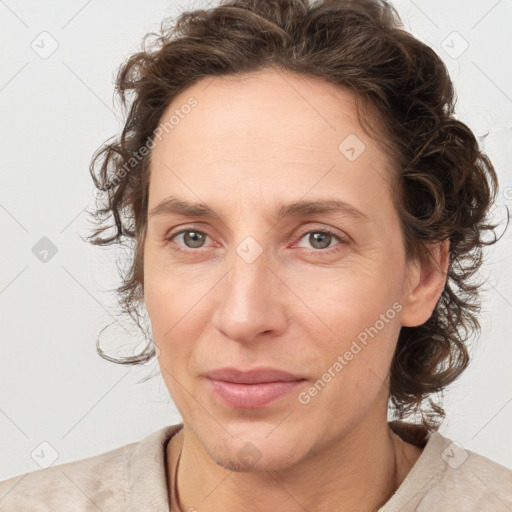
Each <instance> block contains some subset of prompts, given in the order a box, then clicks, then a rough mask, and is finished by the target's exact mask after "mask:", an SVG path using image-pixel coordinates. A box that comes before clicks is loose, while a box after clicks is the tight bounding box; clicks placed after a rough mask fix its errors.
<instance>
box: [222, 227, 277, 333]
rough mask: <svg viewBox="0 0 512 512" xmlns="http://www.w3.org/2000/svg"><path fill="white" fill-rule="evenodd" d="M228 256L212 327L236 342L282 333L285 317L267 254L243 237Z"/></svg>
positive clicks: (259, 246)
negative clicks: (263, 333)
mask: <svg viewBox="0 0 512 512" xmlns="http://www.w3.org/2000/svg"><path fill="white" fill-rule="evenodd" d="M230 256H231V257H230V260H231V265H230V271H229V272H228V274H227V275H226V280H225V283H224V286H223V287H222V288H221V290H222V291H221V297H220V300H219V302H218V304H217V308H216V311H215V313H214V316H213V322H214V325H215V327H216V328H217V329H218V330H220V331H221V332H223V333H224V335H226V336H228V337H230V338H232V339H234V340H238V341H248V340H250V339H252V338H254V337H255V336H257V335H258V334H259V333H261V332H265V331H274V330H279V329H281V328H282V327H283V326H284V322H285V318H286V317H285V313H284V311H283V310H282V308H281V305H280V303H279V295H278V294H277V289H276V288H275V285H276V283H275V280H276V278H275V276H274V275H273V272H272V270H271V268H270V263H271V262H270V259H271V258H270V257H269V254H268V253H267V252H266V251H265V250H264V248H263V246H262V245H260V244H259V243H258V242H257V241H256V240H255V239H254V238H252V237H246V238H245V239H243V240H242V242H240V243H239V244H238V245H237V246H236V247H235V250H234V251H233V253H232V254H231V255H230Z"/></svg>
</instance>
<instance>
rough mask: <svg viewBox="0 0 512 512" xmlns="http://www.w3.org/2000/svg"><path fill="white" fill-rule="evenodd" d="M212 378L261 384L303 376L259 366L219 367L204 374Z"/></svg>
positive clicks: (292, 379) (299, 378) (238, 382)
mask: <svg viewBox="0 0 512 512" xmlns="http://www.w3.org/2000/svg"><path fill="white" fill-rule="evenodd" d="M205 376H206V377H208V378H209V379H212V380H222V381H225V382H235V383H237V384H262V383H265V382H290V381H294V380H303V377H300V376H298V375H292V374H291V373H288V372H285V371H283V370H278V369H276V368H269V367H260V368H253V369H250V370H238V369H237V368H219V369H217V370H211V371H209V372H208V373H206V374H205Z"/></svg>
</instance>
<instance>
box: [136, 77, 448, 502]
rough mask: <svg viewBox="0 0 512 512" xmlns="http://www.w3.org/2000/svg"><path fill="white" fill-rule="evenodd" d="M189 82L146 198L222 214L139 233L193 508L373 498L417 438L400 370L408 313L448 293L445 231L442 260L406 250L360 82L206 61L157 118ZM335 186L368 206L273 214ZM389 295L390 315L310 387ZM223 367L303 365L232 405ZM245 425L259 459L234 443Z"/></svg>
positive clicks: (424, 315) (382, 494)
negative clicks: (255, 253) (244, 252)
mask: <svg viewBox="0 0 512 512" xmlns="http://www.w3.org/2000/svg"><path fill="white" fill-rule="evenodd" d="M191 96H193V97H194V98H196V100H197V101H198V104H197V106H196V107H195V108H194V109H193V110H192V111H191V112H190V114H188V115H187V116H186V117H184V118H183V119H182V120H180V123H179V124H178V125H177V126H175V127H174V129H173V130H171V131H169V133H168V134H166V135H164V137H163V138H162V139H161V140H159V141H157V144H156V145H155V147H154V149H153V150H152V155H151V158H152V160H151V178H150V190H149V208H148V211H149V212H151V211H152V210H153V209H154V208H155V207H156V206H157V205H158V204H159V203H160V202H161V201H164V200H165V199H166V198H167V197H168V196H170V195H174V196H177V197H179V198H181V199H185V200H188V201H192V202H199V203H203V204H206V205H208V206H209V207H211V208H212V209H213V210H214V211H215V212H216V213H217V215H218V218H198V217H194V216H190V215H185V216H184V215H177V214H167V215H166V214H161V215H152V216H149V219H148V228H147V233H146V238H145V241H144V294H145V303H146V307H147V310H148V314H149V317H150V319H151V324H152V329H153V336H154V340H155V344H156V346H157V347H158V349H159V351H160V354H159V364H160V368H161V371H162V376H163V378H164V381H165V383H166V386H167V388H168V390H169V393H170V395H171V397H172V399H173V401H174V403H175V404H176V407H177V408H178V410H179V412H180V414H181V416H182V418H183V423H184V428H183V430H182V431H181V432H180V433H179V434H178V435H176V436H175V437H174V438H173V439H172V440H171V442H170V443H169V445H168V457H169V468H168V469H169V485H173V479H174V467H175V465H176V462H177V455H178V454H179V453H180V451H181V450H182V452H181V458H180V462H179V471H178V476H177V489H178V497H179V501H180V506H181V507H182V509H183V510H189V508H191V507H194V508H195V509H197V510H199V511H201V510H208V511H210V512H211V511H223V512H230V511H235V510H236V511H239V510H258V511H260V510H261V511H266V510H282V511H299V510H301V511H302V510H303V509H306V510H315V511H316V512H321V511H324V510H329V511H332V510H344V511H350V510H358V511H361V510H376V509H377V508H378V507H379V506H381V505H382V504H383V503H384V502H385V501H387V499H388V498H389V496H390V494H391V493H392V492H394V490H396V488H397V487H398V486H399V484H400V483H401V482H402V481H403V479H404V478H405V476H406V475H407V473H408V472H409V470H410V469H411V467H412V465H413V464H414V463H415V462H416V460H417V458H418V457H419V455H420V454H421V449H419V448H417V447H415V446H413V445H411V444H408V443H405V442H404V441H402V440H401V439H400V438H398V437H397V436H396V435H394V434H392V433H391V432H390V429H389V427H388V424H387V417H386V411H387V403H388V397H389V389H388V373H389V368H390V365H391V361H392V356H393V352H394V349H395V346H396V342H397V339H398V334H399V331H400V328H401V327H402V326H414V325H420V324H422V323H424V322H425V321H426V320H427V319H428V318H429V317H430V315H431V313H432V310H433V309H434V307H435V305H436V302H437V300H438V298H439V296H440V293H441V291H442V289H443V286H444V281H445V271H446V266H447V261H448V257H447V256H448V247H447V245H446V244H442V245H439V246H436V247H433V249H434V250H433V259H432V262H431V263H430V264H424V265H420V264H419V263H418V262H416V261H413V260H408V259H407V258H406V254H405V249H404V243H403V238H402V233H401V230H400V224H399V219H398V215H397V212H396V210H395V208H394V205H393V201H392V196H391V190H390V181H391V176H392V173H393V169H392V165H391V162H390V160H389V158H388V157H387V155H386V154H385V153H384V152H383V151H382V150H381V148H380V145H379V142H378V141H377V140H374V139H372V138H370V137H369V136H368V135H366V134H365V133H364V131H363V130H362V128H361V126H360V124H359V122H358V120H357V113H356V108H355V100H354V96H353V93H352V92H350V91H348V90H345V89H342V88H338V87H335V86H334V85H332V84H328V83H325V82H323V81H321V80H319V79H315V78H309V77H307V78H306V77H303V76H299V75H295V74H292V73H288V72H286V73H285V72H283V71H276V70H271V69H266V70H264V71H259V72H257V73H250V74H247V75H240V76H236V77H234V76H231V77H217V78H215V79H212V78H211V77H209V78H205V79H202V80H200V81H198V82H196V83H195V84H194V85H193V86H191V87H189V88H188V89H186V90H184V91H182V93H181V94H180V95H179V96H177V97H176V98H175V99H174V100H173V102H172V103H171V104H170V105H169V107H168V109H167V111H166V113H165V114H164V115H163V116H162V119H168V118H169V116H170V115H171V114H172V113H173V112H174V110H175V109H176V108H180V106H181V105H183V104H185V103H186V102H187V99H189V98H190V97H191ZM349 134H355V135H356V136H357V137H358V138H359V139H360V140H361V141H362V142H363V143H364V145H365V150H364V151H363V152H362V153H361V154H360V155H359V156H358V157H357V158H356V159H355V160H354V161H350V160H349V159H347V158H346V157H345V155H344V154H342V152H340V150H339V149H338V146H339V144H340V143H341V142H342V141H343V140H344V139H345V138H346V137H347V135H349ZM333 198H335V199H341V200H343V201H345V202H346V203H348V204H350V205H351V206H352V207H354V208H356V209H358V210H359V211H361V212H362V213H363V214H364V216H365V218H364V219H360V218H356V217H354V216H351V215H349V214H346V213H323V214H306V215H301V216H299V217H285V218H283V219H280V220H277V218H276V215H275V210H276V209H277V208H278V207H279V206H280V205H281V204H282V203H288V202H291V201H296V200H300V199H304V200H311V201H317V200H318V201H320V200H323V199H333ZM180 229H188V230H189V231H192V232H196V231H201V232H203V233H205V234H206V235H207V236H205V237H204V239H202V240H203V241H202V242H201V241H200V242H199V245H200V244H201V243H202V246H201V245H200V246H199V247H198V246H197V244H196V245H194V240H193V239H192V237H191V233H189V232H187V233H188V235H187V233H185V234H180V235H177V236H173V235H174V234H177V232H178V231H180ZM324 229H332V230H334V232H335V235H334V236H332V238H328V239H327V241H326V242H325V243H324V246H322V245H321V244H319V243H318V242H316V243H315V240H314V239H313V238H312V234H313V233H318V232H320V233H323V230H324ZM192 235H193V233H192ZM247 236H251V237H253V239H254V240H255V241H256V242H257V244H259V246H260V247H261V249H262V251H263V252H262V253H261V254H260V255H259V257H257V258H256V259H255V260H254V261H253V262H251V263H248V262H247V261H246V260H244V258H242V257H241V256H240V255H239V254H238V253H237V251H236V249H237V247H238V246H239V244H240V243H241V242H242V241H243V240H244V239H245V238H246V237H247ZM325 246H327V247H326V248H324V247H325ZM180 248H181V249H182V251H181V252H180V251H179V250H178V249H180ZM250 250H251V251H252V250H254V249H250ZM394 303H398V304H399V305H400V307H401V309H400V311H399V312H397V313H396V315H395V316H394V318H392V319H390V320H389V321H388V322H387V323H385V326H384V327H383V328H382V329H381V330H380V331H379V333H378V335H377V336H375V337H374V338H373V339H371V340H370V341H369V342H368V344H367V345H366V346H364V348H363V349H362V350H361V351H360V352H358V353H357V355H354V357H353V358H352V360H350V361H349V362H348V364H346V365H345V366H344V367H343V369H342V371H340V372H338V373H337V374H336V377H334V378H332V380H331V381H330V382H329V383H328V384H327V385H326V386H325V388H324V389H322V391H321V392H320V393H318V394H317V395H316V396H314V397H312V398H311V400H310V402H309V403H307V404H302V403H300V401H299V400H298V396H297V395H298V393H299V392H300V391H307V390H308V389H309V388H311V386H312V385H313V384H314V383H315V382H317V381H318V379H319V378H321V376H322V375H323V374H324V373H325V372H326V371H327V370H328V368H330V367H332V366H333V363H334V362H335V361H336V360H337V357H338V356H339V355H343V354H344V353H345V352H346V351H347V350H348V349H349V348H350V346H351V343H352V341H353V340H355V339H357V336H358V334H359V333H361V332H362V331H364V329H365V328H367V327H369V326H373V325H374V324H375V323H376V321H377V320H378V319H379V318H380V315H382V314H385V312H386V311H387V310H389V309H390V308H392V305H393V304H394ZM226 366H234V367H237V368H242V369H248V368H254V367H260V366H271V367H274V368H279V369H282V370H285V371H288V372H290V373H293V374H296V375H299V376H301V377H303V378H305V379H307V381H306V382H304V383H303V386H301V388H300V389H299V390H298V391H297V392H293V393H291V394H289V395H287V396H285V397H284V398H281V399H280V400H279V401H277V402H275V403H273V404H271V405H268V406H266V407H263V408H260V409H253V410H249V409H245V408H233V407H230V406H227V405H225V404H224V403H222V402H221V401H219V400H218V399H217V398H216V397H215V395H213V394H212V393H211V391H210V388H209V386H208V385H207V382H206V379H205V378H204V376H203V374H204V372H206V371H208V370H212V369H216V368H221V367H226ZM248 442H250V443H252V445H254V447H255V449H254V450H255V453H257V456H256V455H255V457H254V458H253V460H252V461H251V460H241V459H240V458H239V456H238V452H239V450H240V449H241V448H242V447H243V446H244V445H245V444H246V443H248ZM395 470H396V471H395ZM173 505H174V507H175V508H176V509H178V508H177V506H176V503H175V502H173Z"/></svg>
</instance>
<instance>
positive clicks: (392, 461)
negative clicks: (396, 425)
mask: <svg viewBox="0 0 512 512" xmlns="http://www.w3.org/2000/svg"><path fill="white" fill-rule="evenodd" d="M370 426H371V427H372V428H371V431H368V429H367V428H366V427H365V425H364V424H360V425H358V426H357V427H355V428H354V429H352V430H351V431H350V432H349V433H348V434H346V435H345V436H343V438H341V439H339V440H337V441H336V442H335V443H333V444H330V445H329V447H328V448H327V449H326V450H324V451H321V452H318V453H316V454H313V455H311V456H310V457H308V458H307V459H304V460H302V461H301V462H300V463H298V464H295V465H293V466H291V467H289V468H287V469H286V470H283V471H260V472H233V471H230V470H228V469H226V468H224V467H222V466H219V465H217V464H216V463H215V462H214V461H213V460H212V459H211V458H210V457H209V455H208V454H207V453H206V452H205V451H204V449H203V447H202V446H201V444H200V443H199V442H198V441H197V438H195V436H194V433H193V432H191V431H190V430H189V429H187V428H186V426H184V428H183V429H182V430H180V432H179V433H178V434H176V435H175V436H174V437H173V438H172V439H171V442H169V445H168V460H169V483H170V485H171V486H174V482H175V480H176V485H177V490H176V491H177V492H176V491H175V492H174V493H171V510H176V511H188V510H195V509H197V510H204V509H207V510H208V511H209V512H221V511H222V512H235V511H239V510H261V511H265V510H274V509H278V510H281V511H283V512H299V511H301V512H302V511H303V510H315V511H317V512H324V511H332V510H340V509H342V510H344V511H347V512H349V511H356V510H357V511H361V510H364V511H375V510H377V509H378V508H379V507H381V506H382V505H383V504H384V503H385V502H386V501H388V499H389V498H390V497H391V495H392V494H393V493H394V492H395V491H396V489H397V488H398V486H399V485H400V484H401V483H402V481H403V480H404V478H405V477H406V476H407V474H408V472H409V471H410V469H411V468H412V466H413V465H414V463H415V462H416V460H417V459H418V457H419V455H420V454H421V450H420V449H419V448H417V447H415V446H413V445H410V444H408V443H405V442H404V441H402V440H401V439H400V438H399V437H398V436H396V435H395V434H393V433H392V432H391V430H390V429H389V426H388V424H387V422H386V421H383V422H381V423H380V424H379V425H378V427H377V428H376V424H375V423H373V424H370ZM178 459H179V466H178V472H177V478H176V474H175V469H176V463H177V462H178ZM256 504H257V505H256ZM255 505H256V506H257V509H256V508H255Z"/></svg>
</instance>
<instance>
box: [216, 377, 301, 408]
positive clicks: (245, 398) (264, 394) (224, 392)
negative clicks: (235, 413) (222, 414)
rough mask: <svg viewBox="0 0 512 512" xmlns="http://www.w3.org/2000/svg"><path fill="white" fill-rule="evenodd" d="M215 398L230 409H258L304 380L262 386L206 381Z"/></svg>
mask: <svg viewBox="0 0 512 512" xmlns="http://www.w3.org/2000/svg"><path fill="white" fill-rule="evenodd" d="M207 381H208V383H209V384H210V387H211V389H212V390H213V393H214V394H215V396H216V397H217V398H219V399H220V400H222V401H223V402H224V403H225V404H227V405H230V406H231V407H240V408H244V409H258V408H260V407H265V406H266V405H269V404H271V403H272V402H275V401H277V400H279V399H280V398H282V397H284V396H285V395H288V394H289V393H291V392H292V391H294V390H296V389H297V388H298V387H299V386H301V385H302V384H303V382H304V380H294V381H289V382H266V383H264V384H236V383H234V382H225V381H222V380H212V379H207Z"/></svg>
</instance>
